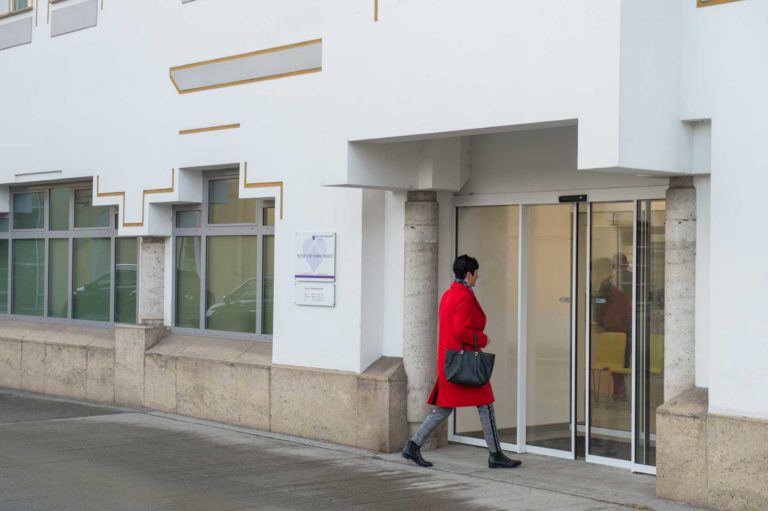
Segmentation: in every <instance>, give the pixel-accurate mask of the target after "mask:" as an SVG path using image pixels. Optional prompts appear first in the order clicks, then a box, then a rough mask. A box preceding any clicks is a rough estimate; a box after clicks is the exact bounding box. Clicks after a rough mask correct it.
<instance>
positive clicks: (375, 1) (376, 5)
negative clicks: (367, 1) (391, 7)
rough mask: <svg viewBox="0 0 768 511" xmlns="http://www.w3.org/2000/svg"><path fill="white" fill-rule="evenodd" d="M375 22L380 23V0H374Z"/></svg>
mask: <svg viewBox="0 0 768 511" xmlns="http://www.w3.org/2000/svg"><path fill="white" fill-rule="evenodd" d="M373 21H379V0H373Z"/></svg>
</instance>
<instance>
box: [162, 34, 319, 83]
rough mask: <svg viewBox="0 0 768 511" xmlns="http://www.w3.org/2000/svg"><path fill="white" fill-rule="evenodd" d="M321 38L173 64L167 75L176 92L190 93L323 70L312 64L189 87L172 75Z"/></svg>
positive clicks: (314, 43) (305, 43) (313, 43)
mask: <svg viewBox="0 0 768 511" xmlns="http://www.w3.org/2000/svg"><path fill="white" fill-rule="evenodd" d="M322 42H323V40H322V39H312V40H311V41H303V42H300V43H293V44H286V45H283V46H276V47H274V48H266V49H263V50H256V51H252V52H248V53H241V54H239V55H230V56H227V57H220V58H216V59H210V60H203V61H200V62H193V63H191V64H184V65H182V66H174V67H172V68H170V70H169V76H170V79H171V83H173V86H174V87H175V88H176V92H178V93H179V94H190V93H192V92H201V91H206V90H212V89H221V88H223V87H234V86H236V85H245V84H248V83H256V82H263V81H267V80H276V79H278V78H287V77H289V76H297V75H304V74H309V73H318V72H320V71H322V70H323V68H322V65H320V66H312V67H308V68H306V69H299V70H292V71H286V72H280V73H273V74H269V75H263V76H253V77H250V78H244V79H239V80H230V81H225V82H222V83H213V84H210V85H204V86H197V87H190V88H182V87H181V86H180V85H179V82H178V80H177V77H176V76H174V74H175V73H178V72H179V71H184V70H186V69H192V68H197V67H204V66H212V65H215V64H220V63H222V62H229V61H233V60H241V59H248V58H251V57H255V56H258V55H265V54H270V53H277V52H283V51H287V50H292V49H295V48H302V47H305V46H312V45H320V44H322Z"/></svg>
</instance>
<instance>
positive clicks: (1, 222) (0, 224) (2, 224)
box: [0, 216, 8, 232]
mask: <svg viewBox="0 0 768 511" xmlns="http://www.w3.org/2000/svg"><path fill="white" fill-rule="evenodd" d="M0 232H8V217H5V216H4V217H2V218H0Z"/></svg>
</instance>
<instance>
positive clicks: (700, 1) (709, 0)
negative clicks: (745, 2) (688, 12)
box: [696, 0, 739, 7]
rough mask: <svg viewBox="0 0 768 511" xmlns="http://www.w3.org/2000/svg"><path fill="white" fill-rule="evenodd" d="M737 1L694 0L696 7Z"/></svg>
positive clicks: (736, 0)
mask: <svg viewBox="0 0 768 511" xmlns="http://www.w3.org/2000/svg"><path fill="white" fill-rule="evenodd" d="M738 1H739V0H696V7H709V6H711V5H717V4H727V3H730V2H738Z"/></svg>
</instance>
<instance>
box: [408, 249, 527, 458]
mask: <svg viewBox="0 0 768 511" xmlns="http://www.w3.org/2000/svg"><path fill="white" fill-rule="evenodd" d="M479 269H480V265H479V263H478V262H477V259H475V258H473V257H469V256H468V255H462V256H459V257H457V258H456V261H454V263H453V273H454V277H455V281H454V282H453V284H451V287H450V288H448V290H447V291H446V292H445V293H444V294H443V297H442V299H441V300H440V309H439V324H438V343H437V381H436V382H435V385H434V387H433V388H432V392H431V393H430V395H429V399H428V400H427V403H429V404H430V405H433V406H435V409H434V410H432V413H430V414H429V415H428V416H427V418H426V419H425V420H424V422H423V423H422V425H421V427H419V429H418V431H417V432H416V434H415V435H413V437H412V438H411V439H410V440H408V442H407V443H406V445H405V448H404V449H403V457H404V458H406V459H409V460H412V461H413V462H414V463H416V464H417V465H420V466H422V467H431V466H432V463H430V462H428V461H427V460H425V459H424V458H423V457H422V455H421V446H422V445H424V442H425V441H426V440H427V438H428V437H429V435H431V434H432V433H433V432H434V431H435V430H436V429H437V428H438V426H440V424H442V423H443V422H444V421H445V420H446V419H447V418H448V417H449V416H450V415H451V412H453V410H454V408H456V407H460V406H476V407H477V411H478V413H479V414H480V423H481V424H482V427H483V435H484V436H485V441H486V443H487V444H488V451H489V452H490V454H489V456H488V466H489V467H490V468H514V467H517V466H519V465H520V464H521V462H520V461H519V460H513V459H510V458H507V457H506V456H505V455H504V453H503V452H502V450H501V444H500V443H499V434H498V431H497V430H496V417H495V415H494V413H493V402H494V397H493V390H492V389H491V382H490V381H489V382H488V383H486V384H485V385H483V386H480V387H469V386H465V385H458V384H455V383H451V382H449V381H448V379H447V378H446V376H445V367H444V364H445V355H446V351H447V350H460V349H464V348H466V349H474V345H475V339H477V345H478V346H479V347H480V348H481V349H482V348H485V347H486V346H488V345H489V344H490V343H491V339H490V338H489V337H488V336H487V335H486V334H484V333H483V330H484V329H485V322H486V318H485V313H484V312H483V309H482V307H480V302H479V301H478V300H477V297H476V296H475V293H474V292H473V291H472V288H473V287H474V286H475V284H476V283H477V280H478V278H479V277H480V275H479Z"/></svg>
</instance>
